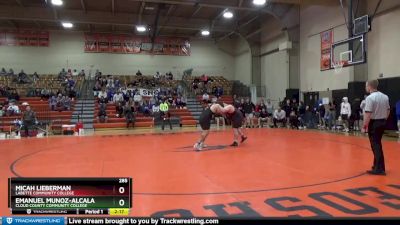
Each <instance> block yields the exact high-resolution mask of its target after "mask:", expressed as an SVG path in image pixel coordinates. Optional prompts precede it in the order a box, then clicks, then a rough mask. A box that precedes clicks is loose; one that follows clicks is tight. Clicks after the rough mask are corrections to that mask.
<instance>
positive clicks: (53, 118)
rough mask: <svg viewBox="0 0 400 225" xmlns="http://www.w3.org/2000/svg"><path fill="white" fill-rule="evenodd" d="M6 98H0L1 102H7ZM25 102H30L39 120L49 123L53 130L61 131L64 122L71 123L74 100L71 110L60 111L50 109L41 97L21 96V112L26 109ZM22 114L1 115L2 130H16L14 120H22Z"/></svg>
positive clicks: (19, 103)
mask: <svg viewBox="0 0 400 225" xmlns="http://www.w3.org/2000/svg"><path fill="white" fill-rule="evenodd" d="M5 100H6V98H5V97H1V98H0V102H5ZM25 102H26V103H28V104H29V105H30V106H31V108H32V110H33V111H34V112H35V113H36V117H37V120H38V121H39V122H41V123H46V124H48V125H49V126H50V127H49V128H50V129H51V131H52V132H56V133H57V132H59V131H61V125H62V124H70V121H71V116H72V112H73V109H74V102H71V110H70V111H62V112H58V111H50V109H49V104H48V102H47V101H42V100H41V99H40V97H21V98H20V100H19V102H18V107H19V109H20V111H21V112H23V111H25V108H26V106H24V105H22V103H25ZM6 107H7V105H6ZM21 116H22V114H19V115H13V116H2V117H0V131H2V132H7V133H9V132H12V131H15V129H16V127H15V125H14V121H15V120H16V119H18V120H20V119H21Z"/></svg>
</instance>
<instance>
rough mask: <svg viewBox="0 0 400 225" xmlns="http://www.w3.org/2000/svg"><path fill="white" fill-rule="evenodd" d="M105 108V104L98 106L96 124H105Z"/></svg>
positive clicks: (106, 118) (106, 117)
mask: <svg viewBox="0 0 400 225" xmlns="http://www.w3.org/2000/svg"><path fill="white" fill-rule="evenodd" d="M106 108H107V105H106V104H100V108H99V112H98V113H97V122H98V123H107V120H108V116H107V110H106Z"/></svg>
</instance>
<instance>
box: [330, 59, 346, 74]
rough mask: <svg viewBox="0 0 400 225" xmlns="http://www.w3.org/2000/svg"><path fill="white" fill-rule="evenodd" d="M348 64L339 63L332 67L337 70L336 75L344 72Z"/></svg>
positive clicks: (344, 62)
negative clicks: (344, 67)
mask: <svg viewBox="0 0 400 225" xmlns="http://www.w3.org/2000/svg"><path fill="white" fill-rule="evenodd" d="M346 64H347V62H346V61H339V62H334V63H332V67H333V68H334V69H335V73H340V72H342V69H343V66H345V65H346Z"/></svg>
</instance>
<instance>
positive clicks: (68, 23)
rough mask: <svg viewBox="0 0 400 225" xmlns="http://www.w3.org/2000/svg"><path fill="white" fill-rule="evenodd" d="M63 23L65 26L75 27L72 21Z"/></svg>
mask: <svg viewBox="0 0 400 225" xmlns="http://www.w3.org/2000/svg"><path fill="white" fill-rule="evenodd" d="M61 24H62V26H63V27H64V28H73V27H74V24H72V23H71V22H62V23H61Z"/></svg>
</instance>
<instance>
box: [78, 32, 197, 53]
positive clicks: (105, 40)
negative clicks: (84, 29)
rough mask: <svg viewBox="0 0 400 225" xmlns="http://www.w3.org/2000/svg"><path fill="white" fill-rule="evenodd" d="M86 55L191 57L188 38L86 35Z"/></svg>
mask: <svg viewBox="0 0 400 225" xmlns="http://www.w3.org/2000/svg"><path fill="white" fill-rule="evenodd" d="M84 46H85V47H84V51H85V52H86V53H100V52H101V53H121V54H157V55H180V56H190V42H189V40H188V39H187V38H174V37H158V38H156V39H155V41H154V44H153V43H152V41H151V39H150V38H149V37H144V36H132V35H115V34H85V45H84Z"/></svg>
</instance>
